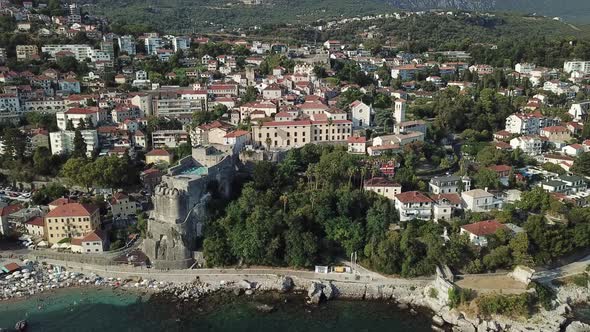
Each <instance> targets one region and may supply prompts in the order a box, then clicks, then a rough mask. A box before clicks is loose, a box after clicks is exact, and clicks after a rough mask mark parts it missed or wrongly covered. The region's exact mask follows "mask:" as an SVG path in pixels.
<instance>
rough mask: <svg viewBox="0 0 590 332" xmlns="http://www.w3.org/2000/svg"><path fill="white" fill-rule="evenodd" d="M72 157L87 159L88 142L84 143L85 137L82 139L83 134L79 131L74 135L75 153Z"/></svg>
mask: <svg viewBox="0 0 590 332" xmlns="http://www.w3.org/2000/svg"><path fill="white" fill-rule="evenodd" d="M72 155H73V157H76V158H84V157H86V142H84V137H82V133H81V132H80V130H78V129H76V131H75V133H74V152H73V153H72Z"/></svg>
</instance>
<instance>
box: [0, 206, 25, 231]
mask: <svg viewBox="0 0 590 332" xmlns="http://www.w3.org/2000/svg"><path fill="white" fill-rule="evenodd" d="M22 209H23V206H22V205H20V204H13V205H8V206H5V207H3V208H0V233H1V234H3V235H6V234H8V232H9V231H10V223H9V219H10V218H11V217H12V216H13V215H14V214H16V213H17V212H19V211H20V210H22Z"/></svg>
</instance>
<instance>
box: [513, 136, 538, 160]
mask: <svg viewBox="0 0 590 332" xmlns="http://www.w3.org/2000/svg"><path fill="white" fill-rule="evenodd" d="M510 146H511V147H512V149H514V150H516V149H521V150H522V152H524V153H526V154H528V155H530V156H538V155H540V154H541V152H542V148H543V141H542V140H541V139H540V138H539V137H535V136H521V137H515V138H513V139H511V140H510Z"/></svg>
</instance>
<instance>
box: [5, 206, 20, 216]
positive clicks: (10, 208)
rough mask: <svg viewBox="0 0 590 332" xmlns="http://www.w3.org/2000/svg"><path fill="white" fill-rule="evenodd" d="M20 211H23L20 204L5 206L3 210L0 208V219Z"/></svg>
mask: <svg viewBox="0 0 590 332" xmlns="http://www.w3.org/2000/svg"><path fill="white" fill-rule="evenodd" d="M22 209H23V207H22V205H20V204H14V205H8V206H5V207H3V208H0V217H5V216H9V215H11V214H13V213H16V212H18V211H20V210H22Z"/></svg>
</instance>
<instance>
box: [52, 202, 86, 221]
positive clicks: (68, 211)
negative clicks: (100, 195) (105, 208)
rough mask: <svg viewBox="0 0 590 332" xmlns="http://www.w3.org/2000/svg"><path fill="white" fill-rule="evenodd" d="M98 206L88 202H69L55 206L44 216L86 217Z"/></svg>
mask: <svg viewBox="0 0 590 332" xmlns="http://www.w3.org/2000/svg"><path fill="white" fill-rule="evenodd" d="M96 210H98V208H97V207H96V206H94V205H90V204H80V203H69V204H64V205H60V206H58V207H56V208H55V209H53V210H51V211H49V213H47V215H46V216H45V217H46V218H55V217H83V216H84V217H88V216H90V215H92V214H93V213H94V212H95V211H96Z"/></svg>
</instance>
